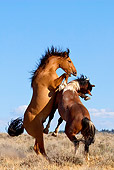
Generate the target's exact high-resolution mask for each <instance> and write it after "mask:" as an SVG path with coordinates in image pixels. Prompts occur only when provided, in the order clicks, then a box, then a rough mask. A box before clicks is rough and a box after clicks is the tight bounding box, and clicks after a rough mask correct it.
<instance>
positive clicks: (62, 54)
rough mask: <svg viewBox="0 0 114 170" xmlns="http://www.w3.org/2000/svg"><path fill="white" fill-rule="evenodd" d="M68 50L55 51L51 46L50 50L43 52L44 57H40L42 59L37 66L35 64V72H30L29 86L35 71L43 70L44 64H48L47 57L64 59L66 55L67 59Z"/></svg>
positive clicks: (35, 72) (35, 73)
mask: <svg viewBox="0 0 114 170" xmlns="http://www.w3.org/2000/svg"><path fill="white" fill-rule="evenodd" d="M69 53H70V51H69V49H68V48H67V50H66V51H62V50H61V49H57V48H54V47H53V46H52V47H51V49H49V48H48V49H47V51H45V55H42V58H40V61H39V64H37V68H36V69H35V70H33V71H32V77H31V86H32V85H33V81H34V79H35V77H36V75H37V70H38V69H39V68H41V67H42V68H43V69H44V68H45V65H46V63H47V62H48V59H49V57H51V56H53V55H54V56H57V57H65V56H66V55H67V56H68V57H69Z"/></svg>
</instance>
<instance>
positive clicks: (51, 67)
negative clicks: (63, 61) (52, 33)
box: [42, 56, 59, 73]
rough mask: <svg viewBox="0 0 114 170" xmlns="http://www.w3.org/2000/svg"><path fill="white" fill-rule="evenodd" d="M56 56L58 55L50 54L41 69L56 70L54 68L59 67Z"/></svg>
mask: <svg viewBox="0 0 114 170" xmlns="http://www.w3.org/2000/svg"><path fill="white" fill-rule="evenodd" d="M58 58H59V57H55V56H51V57H50V58H49V59H48V61H47V63H46V64H45V67H43V68H42V71H43V72H44V71H46V72H47V71H51V73H54V72H56V70H57V69H58V68H59V62H58Z"/></svg>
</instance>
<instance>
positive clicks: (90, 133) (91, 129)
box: [81, 117, 95, 160]
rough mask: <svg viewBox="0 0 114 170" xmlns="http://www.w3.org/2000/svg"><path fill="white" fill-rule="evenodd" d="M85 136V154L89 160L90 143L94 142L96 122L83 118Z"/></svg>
mask: <svg viewBox="0 0 114 170" xmlns="http://www.w3.org/2000/svg"><path fill="white" fill-rule="evenodd" d="M81 133H82V134H83V136H84V138H85V156H86V160H89V145H91V143H94V137H95V126H94V124H93V123H92V122H91V121H90V120H89V119H88V118H86V117H85V118H84V119H83V120H82V131H81Z"/></svg>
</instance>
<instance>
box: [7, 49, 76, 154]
mask: <svg viewBox="0 0 114 170" xmlns="http://www.w3.org/2000/svg"><path fill="white" fill-rule="evenodd" d="M58 68H62V69H63V70H64V71H65V72H66V73H67V74H66V73H64V74H62V75H61V76H60V77H58V75H57V73H56V70H57V69H58ZM70 74H73V75H74V76H76V75H77V71H76V68H75V67H74V65H73V63H72V61H71V59H70V58H69V49H67V51H64V52H62V51H60V50H59V51H58V50H57V49H56V48H54V47H52V48H51V50H49V49H48V51H47V52H46V54H45V56H43V58H42V59H41V62H40V64H39V66H38V68H37V70H36V71H34V73H33V77H32V83H31V86H32V88H33V95H32V99H31V102H30V104H29V105H28V107H27V109H26V111H25V114H24V120H23V121H22V120H21V119H20V118H18V119H16V120H14V121H12V122H11V124H10V125H9V128H8V134H9V135H10V136H18V135H20V134H21V133H23V130H24V128H25V129H26V131H27V133H28V134H29V135H31V136H33V137H34V138H35V145H34V150H35V152H36V153H37V154H42V155H44V156H47V155H46V152H45V149H44V141H43V122H44V121H45V120H46V118H47V117H48V116H49V114H50V112H51V109H52V107H53V103H54V99H55V96H56V90H57V88H58V87H59V85H60V84H61V82H62V81H63V79H64V78H68V75H70Z"/></svg>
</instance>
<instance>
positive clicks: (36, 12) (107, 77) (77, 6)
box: [0, 0, 114, 131]
mask: <svg viewBox="0 0 114 170" xmlns="http://www.w3.org/2000/svg"><path fill="white" fill-rule="evenodd" d="M52 45H54V46H56V47H61V48H63V50H65V49H66V48H69V49H70V57H71V59H72V61H73V63H74V65H75V67H76V69H77V71H78V76H79V75H80V74H82V73H83V74H85V75H86V76H87V77H89V78H90V81H91V83H93V84H95V85H96V87H95V88H94V89H93V92H92V94H93V96H92V97H91V100H90V101H87V102H85V101H82V102H83V104H84V105H85V106H86V107H87V108H88V110H89V111H90V115H91V119H92V121H93V122H94V124H95V126H96V128H97V129H99V130H100V129H112V128H114V123H113V122H114V78H113V75H114V1H113V0H112V1H111V0H108V1H107V0H92V1H91V0H62V1H61V0H55V1H53V0H38V1H35V0H33V1H31V0H23V1H22V0H16V1H12V0H10V1H8V0H7V1H6V0H4V1H3V0H1V1H0V79H1V81H0V82H1V83H0V96H1V97H0V108H1V109H0V131H4V129H5V127H6V125H7V122H9V121H10V119H11V118H16V117H18V116H22V115H23V114H24V110H25V108H26V106H27V105H28V104H29V102H30V100H31V96H32V89H31V87H30V79H29V78H30V77H31V73H30V72H31V71H32V70H33V69H35V65H36V62H38V61H39V58H41V56H42V54H44V53H45V50H46V49H47V47H51V46H52ZM57 73H58V75H61V74H62V71H61V70H59V71H58V72H57ZM74 78H75V77H73V76H72V77H71V78H70V79H69V81H70V80H73V79H74ZM57 118H58V114H56V115H55V119H54V120H53V122H52V124H51V129H50V130H51V131H52V130H53V129H54V126H55V125H56V122H57ZM61 129H64V126H63V125H62V126H61Z"/></svg>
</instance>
